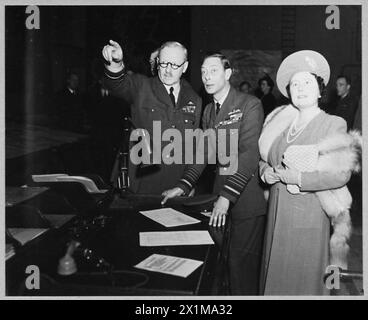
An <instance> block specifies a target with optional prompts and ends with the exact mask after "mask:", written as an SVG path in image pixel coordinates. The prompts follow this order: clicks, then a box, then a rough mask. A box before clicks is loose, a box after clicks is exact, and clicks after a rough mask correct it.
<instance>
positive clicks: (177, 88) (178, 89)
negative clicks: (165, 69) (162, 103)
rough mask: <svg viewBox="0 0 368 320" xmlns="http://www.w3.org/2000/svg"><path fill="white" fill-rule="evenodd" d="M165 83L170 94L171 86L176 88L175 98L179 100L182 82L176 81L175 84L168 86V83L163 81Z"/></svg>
mask: <svg viewBox="0 0 368 320" xmlns="http://www.w3.org/2000/svg"><path fill="white" fill-rule="evenodd" d="M163 85H164V87H165V89H166V91H167V93H168V94H170V88H171V87H173V88H174V91H173V94H174V96H175V100H178V96H179V91H180V82H178V83H175V84H173V85H171V86H168V85H166V84H164V83H163Z"/></svg>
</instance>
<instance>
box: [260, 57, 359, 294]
mask: <svg viewBox="0 0 368 320" xmlns="http://www.w3.org/2000/svg"><path fill="white" fill-rule="evenodd" d="M329 76H330V68H329V65H328V63H327V61H326V59H325V58H324V57H323V56H322V55H320V54H319V53H317V52H315V51H310V50H303V51H299V52H296V53H293V54H291V55H290V56H288V57H287V58H286V59H285V60H284V61H283V62H282V64H281V66H280V68H279V70H278V73H277V85H278V87H279V90H280V92H281V93H282V94H283V95H284V96H286V97H288V98H289V99H290V100H291V102H292V103H291V104H289V105H286V106H281V107H279V108H276V109H275V110H274V111H273V112H272V113H270V114H269V116H268V117H267V118H266V120H265V123H264V127H263V131H262V134H261V137H260V139H259V147H260V153H261V162H260V175H261V178H262V180H263V181H264V182H265V183H266V184H268V185H270V192H269V203H268V227H267V231H266V239H265V247H264V268H263V270H262V272H263V275H262V279H261V282H262V283H261V285H262V288H263V289H264V294H265V295H324V294H328V293H329V291H328V289H327V288H326V286H325V284H324V282H323V277H324V274H325V272H326V267H327V266H328V265H336V266H338V267H341V268H343V269H346V268H347V261H346V257H347V252H348V248H349V247H348V245H347V243H346V242H347V239H348V238H349V236H350V231H351V224H350V216H349V208H350V204H351V196H350V194H349V192H348V190H347V188H346V186H345V185H346V183H347V182H348V181H349V179H350V176H351V172H352V171H353V170H358V166H359V160H358V153H357V150H358V149H359V147H361V140H360V138H361V137H360V136H359V135H358V134H347V133H346V130H347V129H346V128H347V127H346V122H345V120H344V119H342V118H340V117H336V116H332V115H328V114H327V113H325V112H324V111H322V110H321V109H320V108H319V103H318V102H319V99H320V98H321V95H322V93H323V91H324V88H325V85H326V84H327V82H328V80H329ZM331 223H332V225H333V226H334V233H333V235H332V237H331V239H330V224H331Z"/></svg>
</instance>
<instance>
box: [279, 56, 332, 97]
mask: <svg viewBox="0 0 368 320" xmlns="http://www.w3.org/2000/svg"><path fill="white" fill-rule="evenodd" d="M302 71H308V72H311V73H314V74H316V75H317V76H320V77H322V78H323V80H324V82H325V85H327V83H328V80H329V79H330V66H329V64H328V62H327V60H326V59H325V57H324V56H323V55H321V54H320V53H318V52H316V51H313V50H301V51H297V52H294V53H292V54H291V55H289V56H287V57H286V58H285V59H284V61H282V62H281V65H280V67H279V70H278V71H277V76H276V82H277V87H278V88H279V90H280V92H281V93H282V94H283V95H284V96H285V97H288V94H287V91H286V86H287V85H288V84H289V82H290V79H291V77H292V76H293V75H294V74H295V73H297V72H302Z"/></svg>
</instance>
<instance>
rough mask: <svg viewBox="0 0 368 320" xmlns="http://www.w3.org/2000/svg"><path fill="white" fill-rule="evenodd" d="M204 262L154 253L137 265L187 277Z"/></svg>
mask: <svg viewBox="0 0 368 320" xmlns="http://www.w3.org/2000/svg"><path fill="white" fill-rule="evenodd" d="M202 264H203V262H202V261H198V260H193V259H187V258H179V257H173V256H166V255H162V254H152V255H150V256H149V257H148V258H147V259H145V260H143V261H142V262H140V263H138V264H137V265H136V266H135V267H136V268H138V269H144V270H148V271H153V272H161V273H166V274H171V275H173V276H178V277H183V278H186V277H188V276H189V275H190V274H191V273H192V272H193V271H194V270H196V269H197V268H198V267H199V266H200V265H202Z"/></svg>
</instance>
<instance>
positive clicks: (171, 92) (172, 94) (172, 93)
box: [169, 87, 176, 107]
mask: <svg viewBox="0 0 368 320" xmlns="http://www.w3.org/2000/svg"><path fill="white" fill-rule="evenodd" d="M169 97H170V99H171V102H172V104H173V106H174V107H175V105H176V104H175V96H174V88H173V87H170V94H169Z"/></svg>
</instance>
